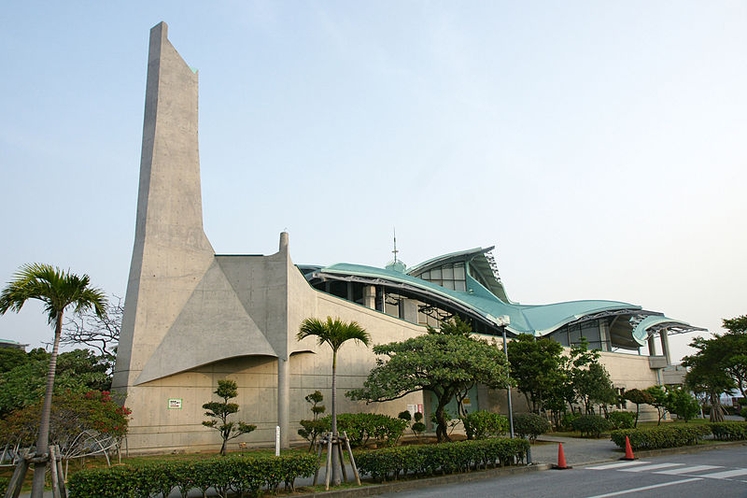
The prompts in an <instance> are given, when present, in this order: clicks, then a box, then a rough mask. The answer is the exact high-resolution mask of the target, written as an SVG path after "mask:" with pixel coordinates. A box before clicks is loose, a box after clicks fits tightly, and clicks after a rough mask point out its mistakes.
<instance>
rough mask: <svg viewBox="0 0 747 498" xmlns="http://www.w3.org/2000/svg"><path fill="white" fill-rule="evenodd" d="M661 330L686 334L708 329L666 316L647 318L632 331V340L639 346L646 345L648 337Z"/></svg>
mask: <svg viewBox="0 0 747 498" xmlns="http://www.w3.org/2000/svg"><path fill="white" fill-rule="evenodd" d="M662 330H666V331H667V332H672V333H675V334H684V333H687V332H697V331H702V332H707V331H708V329H704V328H701V327H694V326H692V325H690V324H689V323H687V322H683V321H681V320H674V319H672V318H668V317H666V316H661V315H659V316H647V317H646V318H644V319H643V320H641V321H640V323H638V325H636V326H635V328H634V329H633V339H635V340H636V342H637V343H638V344H640V345H641V346H643V345H645V344H646V340H647V339H648V338H649V336H650V335H653V334H655V333H657V332H660V331H662Z"/></svg>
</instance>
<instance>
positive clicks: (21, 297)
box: [0, 263, 107, 498]
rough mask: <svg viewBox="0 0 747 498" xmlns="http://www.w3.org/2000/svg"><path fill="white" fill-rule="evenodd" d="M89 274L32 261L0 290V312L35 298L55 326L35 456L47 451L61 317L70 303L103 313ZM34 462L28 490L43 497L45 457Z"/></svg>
mask: <svg viewBox="0 0 747 498" xmlns="http://www.w3.org/2000/svg"><path fill="white" fill-rule="evenodd" d="M89 283H90V278H89V277H88V275H83V276H82V277H81V276H78V275H75V274H72V273H70V272H69V271H63V270H60V269H59V268H57V267H54V266H50V265H45V264H40V263H32V264H28V265H24V266H22V267H21V268H20V269H19V270H18V271H17V272H16V273H15V275H13V280H11V281H10V282H8V285H7V286H6V287H5V288H4V289H3V291H2V293H0V315H4V314H5V313H6V312H7V311H8V310H10V311H14V312H18V311H20V310H21V308H22V307H23V305H24V304H25V303H26V301H28V300H29V299H38V300H39V301H42V302H43V303H44V311H45V312H46V313H47V321H48V323H49V324H50V325H51V326H52V327H53V328H54V344H53V347H52V354H51V356H50V359H49V371H48V372H47V388H46V392H45V394H44V404H43V405H42V416H41V422H40V423H39V436H38V439H37V441H36V454H37V456H41V457H44V455H46V454H48V453H49V419H50V413H51V410H52V392H53V390H54V375H55V371H56V370H57V352H58V350H59V346H60V336H61V335H62V316H63V313H64V312H65V309H67V308H68V307H69V306H73V307H74V311H75V312H76V313H79V312H81V311H84V310H87V309H92V310H93V311H94V312H95V313H96V315H97V316H99V317H102V318H103V317H104V316H105V315H106V304H107V300H106V296H105V295H104V293H103V291H101V290H99V289H96V288H91V287H89ZM41 460H42V461H41V462H39V463H36V464H35V465H34V480H33V484H32V489H31V496H32V498H42V495H43V493H44V472H45V470H46V465H47V463H46V462H45V461H43V460H44V458H42V459H41Z"/></svg>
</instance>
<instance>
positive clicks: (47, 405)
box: [31, 311, 62, 498]
mask: <svg viewBox="0 0 747 498" xmlns="http://www.w3.org/2000/svg"><path fill="white" fill-rule="evenodd" d="M61 336H62V311H59V312H58V313H57V319H56V321H55V327H54V344H53V346H52V354H51V355H50V357H49V371H48V372H47V388H46V391H45V392H44V404H43V405H42V414H41V422H40V423H39V437H38V439H37V440H36V456H37V457H42V456H47V458H48V455H49V427H50V419H51V418H52V393H53V392H54V376H55V372H56V371H57V353H58V351H59V349H60V337H61ZM46 470H47V462H39V463H36V464H34V479H33V481H32V484H31V498H43V497H44V475H45V473H46Z"/></svg>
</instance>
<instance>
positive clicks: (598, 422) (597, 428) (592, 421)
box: [572, 415, 612, 439]
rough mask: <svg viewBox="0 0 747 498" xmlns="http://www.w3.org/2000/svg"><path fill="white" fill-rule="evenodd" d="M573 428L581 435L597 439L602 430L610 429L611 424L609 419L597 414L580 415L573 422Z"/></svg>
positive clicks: (600, 435)
mask: <svg viewBox="0 0 747 498" xmlns="http://www.w3.org/2000/svg"><path fill="white" fill-rule="evenodd" d="M572 424H573V430H575V431H579V432H580V433H581V436H582V437H584V436H586V437H593V438H597V439H599V438H600V437H602V432H605V431H608V430H610V428H611V427H612V424H611V423H610V421H609V420H607V419H606V418H604V417H600V416H599V415H581V416H580V417H578V418H577V419H575V420H574V421H573V422H572Z"/></svg>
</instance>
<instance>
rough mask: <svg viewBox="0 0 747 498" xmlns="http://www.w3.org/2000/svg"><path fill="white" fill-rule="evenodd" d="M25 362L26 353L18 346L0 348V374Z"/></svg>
mask: <svg viewBox="0 0 747 498" xmlns="http://www.w3.org/2000/svg"><path fill="white" fill-rule="evenodd" d="M24 363H26V353H25V352H24V351H23V349H19V348H0V375H2V374H3V373H5V372H8V371H10V370H13V369H14V368H16V367H18V366H20V365H23V364H24Z"/></svg>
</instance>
